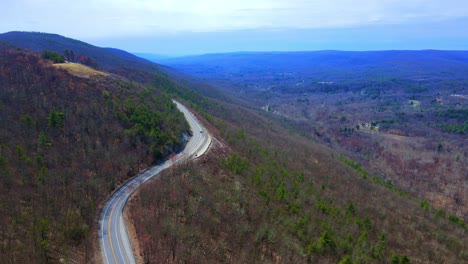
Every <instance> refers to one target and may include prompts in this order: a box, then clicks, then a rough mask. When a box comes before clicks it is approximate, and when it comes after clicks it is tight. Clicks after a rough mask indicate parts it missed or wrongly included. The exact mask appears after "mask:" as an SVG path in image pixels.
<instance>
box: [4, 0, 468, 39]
mask: <svg viewBox="0 0 468 264" xmlns="http://www.w3.org/2000/svg"><path fill="white" fill-rule="evenodd" d="M3 5H4V7H3V8H2V9H3V11H2V16H1V17H0V31H10V30H26V31H44V32H54V33H59V34H63V35H67V36H71V37H76V38H105V37H116V36H137V35H148V34H153V35H158V34H174V33H177V32H216V31H226V30H244V29H258V28H267V29H287V28H291V29H320V28H352V27H359V26H366V25H373V24H382V25H385V24H387V25H388V24H404V23H415V22H418V23H424V22H426V21H430V22H433V21H438V20H446V19H455V18H460V17H466V16H468V2H465V1H460V0H444V1H441V0H380V1H379V0H315V1H314V0H289V1H283V0H236V1H220V0H172V1H171V0H81V1H63V0H42V1H40V0H15V1H7V3H5V4H3Z"/></svg>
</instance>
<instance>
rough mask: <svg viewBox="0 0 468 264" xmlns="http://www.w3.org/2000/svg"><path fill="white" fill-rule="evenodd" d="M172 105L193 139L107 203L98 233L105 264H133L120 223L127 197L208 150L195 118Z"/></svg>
mask: <svg viewBox="0 0 468 264" xmlns="http://www.w3.org/2000/svg"><path fill="white" fill-rule="evenodd" d="M174 103H175V104H176V105H177V108H178V109H179V110H180V111H181V112H182V113H183V114H184V116H185V118H186V119H187V121H188V123H189V125H190V129H191V130H192V132H193V133H192V134H193V136H192V137H191V138H190V140H189V141H188V142H187V144H186V146H185V149H184V150H183V151H182V152H181V153H179V154H178V155H177V156H176V157H175V158H173V159H171V160H167V161H165V162H164V163H162V164H159V165H156V166H154V167H151V168H150V169H148V170H147V171H145V172H143V173H140V174H138V175H137V176H135V177H134V178H132V179H131V180H129V181H127V182H126V183H125V184H123V185H122V186H121V187H120V188H119V189H118V190H117V191H115V192H114V193H113V194H112V195H111V197H110V198H109V199H108V200H107V202H106V205H105V206H104V209H103V211H102V213H101V217H100V221H99V230H98V232H99V242H100V244H101V253H102V258H103V262H104V263H106V264H110V263H136V261H135V256H134V255H133V250H132V246H131V243H130V239H129V238H128V232H127V228H126V227H125V222H124V219H123V209H124V207H125V205H126V203H127V201H128V198H129V197H130V196H131V194H132V193H133V192H134V191H135V190H136V189H137V188H138V187H140V186H141V185H142V184H143V183H145V182H147V181H148V180H150V179H151V178H153V177H155V176H157V175H158V174H159V173H160V172H161V171H163V170H165V169H167V168H169V167H170V166H172V165H173V164H175V163H179V162H181V161H184V160H187V159H194V158H198V157H200V156H201V155H203V154H204V153H205V152H206V151H207V150H208V148H209V146H210V144H211V136H210V135H209V133H208V131H207V130H206V129H205V128H204V127H203V126H202V125H201V124H200V122H199V121H198V120H197V118H196V117H195V116H194V115H193V114H192V113H191V112H190V111H189V110H188V109H187V108H186V107H185V106H184V105H182V104H180V103H179V102H177V101H174Z"/></svg>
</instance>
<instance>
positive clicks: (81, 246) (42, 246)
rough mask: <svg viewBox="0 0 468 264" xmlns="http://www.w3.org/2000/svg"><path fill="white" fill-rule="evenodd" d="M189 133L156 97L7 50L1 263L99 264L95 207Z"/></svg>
mask: <svg viewBox="0 0 468 264" xmlns="http://www.w3.org/2000/svg"><path fill="white" fill-rule="evenodd" d="M188 131H189V130H188V124H187V123H186V121H185V119H184V117H183V115H182V114H181V113H180V112H179V111H178V110H177V109H176V107H175V105H174V104H173V103H172V101H171V96H169V95H167V93H165V92H164V91H163V90H162V89H160V88H156V87H154V86H149V85H146V86H143V85H140V84H137V83H135V82H132V81H129V80H128V79H125V78H122V77H119V76H116V75H109V74H97V75H92V76H86V77H78V76H75V75H73V74H72V73H70V72H69V71H67V70H64V69H60V68H57V67H55V66H54V65H52V64H51V63H50V62H49V61H45V60H43V59H42V58H41V57H40V56H39V55H38V54H35V53H32V52H29V51H18V50H1V51H0V215H1V216H2V217H1V219H0V244H1V247H0V262H1V263H51V262H52V263H56V262H58V261H59V259H72V260H73V261H76V262H79V263H89V262H95V260H93V259H91V257H92V256H93V254H94V252H93V250H94V248H95V247H97V245H96V244H94V243H95V233H96V230H95V228H97V223H96V219H97V215H98V212H99V210H100V209H99V208H98V206H100V205H101V204H102V202H103V200H104V199H105V198H106V197H107V196H108V194H109V193H110V192H111V191H112V190H114V189H115V188H116V187H117V186H118V185H119V184H120V183H122V182H123V181H124V180H126V179H128V178H129V177H131V176H134V175H135V174H136V173H138V172H139V171H140V170H141V169H144V168H146V167H148V166H149V165H150V164H153V163H155V162H157V161H159V160H161V159H162V158H164V157H166V156H167V155H169V154H171V153H175V152H177V151H178V150H179V149H181V147H182V146H183V144H184V142H183V137H184V136H183V134H184V133H185V134H187V133H188Z"/></svg>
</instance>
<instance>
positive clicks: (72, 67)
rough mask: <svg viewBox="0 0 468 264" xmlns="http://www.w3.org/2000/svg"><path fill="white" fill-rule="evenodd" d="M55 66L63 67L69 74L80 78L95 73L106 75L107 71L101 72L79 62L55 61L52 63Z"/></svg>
mask: <svg viewBox="0 0 468 264" xmlns="http://www.w3.org/2000/svg"><path fill="white" fill-rule="evenodd" d="M54 66H55V67H57V68H61V69H65V70H67V71H68V72H70V73H71V74H73V75H75V76H78V77H82V78H89V77H91V76H95V75H102V76H108V75H109V74H108V73H105V72H102V71H97V70H95V69H93V68H90V67H88V66H85V65H83V64H79V63H71V62H70V63H57V64H54Z"/></svg>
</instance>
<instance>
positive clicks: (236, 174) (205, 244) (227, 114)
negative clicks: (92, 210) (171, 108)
mask: <svg viewBox="0 0 468 264" xmlns="http://www.w3.org/2000/svg"><path fill="white" fill-rule="evenodd" d="M203 109H205V110H203ZM205 111H206V112H205ZM200 112H201V113H202V115H203V116H204V117H205V118H206V119H207V120H209V122H206V123H207V126H208V128H209V130H210V132H211V133H213V134H214V135H215V137H216V138H217V139H218V140H217V141H215V143H214V145H213V146H212V147H211V150H210V154H208V155H207V157H202V158H201V159H199V160H197V161H194V162H192V163H188V164H183V165H180V166H179V167H177V168H174V169H170V170H168V171H167V172H165V173H163V175H162V176H161V177H159V178H157V179H155V180H154V181H153V182H151V183H149V184H148V185H147V186H145V187H143V189H142V190H141V191H140V192H139V193H138V194H137V195H135V199H134V200H133V201H132V202H131V206H130V210H129V211H130V215H131V219H132V223H134V227H135V230H136V233H137V234H138V238H139V248H140V256H141V260H142V261H143V262H144V263H198V262H201V263H341V264H344V263H464V262H466V261H468V255H467V248H466V245H467V243H468V241H467V236H466V225H465V224H464V222H463V221H462V220H460V219H459V218H457V217H456V216H454V215H445V212H442V211H439V210H437V209H434V208H433V207H432V206H430V205H429V204H428V203H427V202H426V201H424V200H419V199H415V198H414V197H412V196H411V195H409V194H408V193H406V192H405V191H402V190H400V189H398V188H396V187H395V186H393V185H391V184H390V183H387V182H384V181H382V180H380V178H376V177H374V176H372V175H371V174H370V173H369V172H367V171H366V170H365V169H363V168H362V167H361V166H360V165H358V164H355V163H353V162H352V161H350V160H349V159H347V158H345V157H343V156H340V155H339V154H337V153H336V152H334V151H331V150H330V149H329V148H327V147H325V146H323V145H322V144H318V143H314V142H312V141H310V140H309V139H306V138H304V137H302V136H300V135H298V134H296V133H294V132H292V131H290V130H287V129H285V128H284V127H282V126H281V125H279V124H278V122H276V121H274V120H272V119H271V116H269V115H268V114H267V113H262V112H259V111H256V110H249V109H246V108H243V107H239V106H238V105H229V104H225V103H222V102H218V103H217V104H211V105H210V104H207V105H205V106H204V107H202V109H200ZM156 189H158V191H154V190H156Z"/></svg>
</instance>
